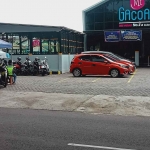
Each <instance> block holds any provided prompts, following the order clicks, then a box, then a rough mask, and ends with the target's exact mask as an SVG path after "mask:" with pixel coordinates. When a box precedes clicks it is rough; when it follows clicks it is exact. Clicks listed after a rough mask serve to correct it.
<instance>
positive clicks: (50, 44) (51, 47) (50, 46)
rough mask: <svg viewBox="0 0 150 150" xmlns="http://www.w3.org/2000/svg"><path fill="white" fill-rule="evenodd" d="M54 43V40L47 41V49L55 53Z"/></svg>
mask: <svg viewBox="0 0 150 150" xmlns="http://www.w3.org/2000/svg"><path fill="white" fill-rule="evenodd" d="M54 47H55V43H54V41H52V40H50V41H49V51H50V53H55V48H54Z"/></svg>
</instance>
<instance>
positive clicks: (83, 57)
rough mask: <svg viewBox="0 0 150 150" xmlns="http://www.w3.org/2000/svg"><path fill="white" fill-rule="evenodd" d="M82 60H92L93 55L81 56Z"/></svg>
mask: <svg viewBox="0 0 150 150" xmlns="http://www.w3.org/2000/svg"><path fill="white" fill-rule="evenodd" d="M80 60H84V61H91V56H90V55H86V56H81V57H80Z"/></svg>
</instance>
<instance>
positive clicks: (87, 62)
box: [78, 55, 92, 74]
mask: <svg viewBox="0 0 150 150" xmlns="http://www.w3.org/2000/svg"><path fill="white" fill-rule="evenodd" d="M79 59H80V61H79V62H78V64H79V65H80V68H81V70H82V74H92V65H91V63H92V62H91V55H84V56H81V57H80V58H79Z"/></svg>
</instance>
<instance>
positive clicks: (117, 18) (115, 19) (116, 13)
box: [114, 12, 119, 21]
mask: <svg viewBox="0 0 150 150" xmlns="http://www.w3.org/2000/svg"><path fill="white" fill-rule="evenodd" d="M118 16H119V15H118V12H114V21H119V17H118Z"/></svg>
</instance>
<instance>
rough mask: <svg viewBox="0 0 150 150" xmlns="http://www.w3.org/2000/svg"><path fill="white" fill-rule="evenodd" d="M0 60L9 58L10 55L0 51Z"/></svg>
mask: <svg viewBox="0 0 150 150" xmlns="http://www.w3.org/2000/svg"><path fill="white" fill-rule="evenodd" d="M0 58H10V55H9V53H5V52H3V51H1V50H0Z"/></svg>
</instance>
